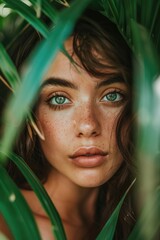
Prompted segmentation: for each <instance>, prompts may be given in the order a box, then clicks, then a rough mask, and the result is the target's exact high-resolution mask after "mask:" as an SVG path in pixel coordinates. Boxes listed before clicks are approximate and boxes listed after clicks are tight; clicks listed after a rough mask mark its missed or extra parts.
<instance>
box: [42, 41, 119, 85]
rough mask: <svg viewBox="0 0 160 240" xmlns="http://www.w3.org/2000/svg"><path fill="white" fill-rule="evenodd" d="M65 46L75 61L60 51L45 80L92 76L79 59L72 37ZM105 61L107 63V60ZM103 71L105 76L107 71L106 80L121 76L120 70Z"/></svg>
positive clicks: (106, 69) (105, 69)
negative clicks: (76, 75) (75, 75)
mask: <svg viewBox="0 0 160 240" xmlns="http://www.w3.org/2000/svg"><path fill="white" fill-rule="evenodd" d="M64 46H65V49H66V51H67V53H68V54H69V56H70V57H71V59H72V60H73V61H71V59H69V56H66V55H65V54H64V53H62V52H61V51H59V52H58V53H57V56H56V58H55V59H54V61H53V62H52V63H51V65H50V67H49V69H48V71H47V73H46V75H45V78H44V79H48V78H50V77H52V76H53V77H54V76H56V77H57V78H58V77H60V78H64V79H66V78H67V79H72V78H73V77H74V74H78V75H79V76H80V75H84V74H85V75H86V74H87V75H90V76H91V75H92V74H89V73H87V71H86V70H85V69H84V67H83V66H82V64H81V62H80V60H79V58H78V57H77V55H76V54H75V53H74V50H73V37H70V38H69V39H67V40H66V41H65V43H64ZM86 54H87V53H86ZM95 56H96V57H97V58H98V54H97V53H95ZM105 61H106V62H107V59H106V60H105ZM101 71H102V72H103V73H104V75H105V71H106V78H108V77H110V76H113V75H121V74H120V72H119V70H118V69H116V68H113V67H111V68H110V69H108V68H104V69H103V70H102V69H101ZM94 79H95V80H97V78H96V77H93V76H92V80H94ZM99 80H100V79H99V78H98V81H99ZM44 81H45V80H44Z"/></svg>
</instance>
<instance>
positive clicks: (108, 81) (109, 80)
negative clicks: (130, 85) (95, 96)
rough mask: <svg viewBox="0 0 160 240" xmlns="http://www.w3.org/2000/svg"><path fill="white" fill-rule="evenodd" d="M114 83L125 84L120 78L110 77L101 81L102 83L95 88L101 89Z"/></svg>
mask: <svg viewBox="0 0 160 240" xmlns="http://www.w3.org/2000/svg"><path fill="white" fill-rule="evenodd" d="M114 83H125V81H124V79H123V77H122V76H120V75H117V76H110V77H109V78H107V79H105V80H103V81H102V82H100V83H98V84H97V86H96V88H98V89H99V88H101V87H105V86H108V85H111V84H114Z"/></svg>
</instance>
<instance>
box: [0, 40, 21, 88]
mask: <svg viewBox="0 0 160 240" xmlns="http://www.w3.org/2000/svg"><path fill="white" fill-rule="evenodd" d="M0 63H1V64H0V69H1V71H2V73H3V74H4V76H5V77H6V79H7V80H8V83H9V85H10V86H11V88H12V89H13V90H15V88H16V86H17V83H20V77H19V75H18V72H17V69H16V67H15V66H14V64H13V62H12V60H11V59H10V57H9V55H8V53H7V52H6V50H5V48H4V47H3V45H2V44H1V43H0Z"/></svg>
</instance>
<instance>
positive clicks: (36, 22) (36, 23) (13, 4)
mask: <svg viewBox="0 0 160 240" xmlns="http://www.w3.org/2000/svg"><path fill="white" fill-rule="evenodd" d="M3 2H4V3H6V4H7V7H9V8H11V9H12V10H14V11H15V12H17V13H18V14H19V15H20V16H22V17H23V18H24V19H25V20H26V21H27V22H29V23H30V24H31V25H32V26H33V27H34V28H35V29H36V30H37V31H39V32H40V33H41V34H42V36H43V37H45V38H46V37H47V36H48V33H49V31H48V29H47V27H46V26H45V25H44V23H42V21H41V20H40V19H38V18H37V17H36V15H35V13H34V11H33V9H32V8H31V7H29V6H27V5H26V4H24V3H23V2H21V1H19V0H16V1H12V0H3Z"/></svg>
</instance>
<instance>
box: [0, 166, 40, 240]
mask: <svg viewBox="0 0 160 240" xmlns="http://www.w3.org/2000/svg"><path fill="white" fill-rule="evenodd" d="M0 196H1V197H0V212H1V213H2V215H3V216H4V218H5V220H6V222H7V224H8V226H9V228H10V230H11V232H12V234H13V236H14V238H15V239H16V240H22V239H24V240H30V239H31V236H32V238H33V239H35V240H40V239H41V238H40V235H39V232H38V228H37V225H36V223H35V220H34V218H33V215H32V213H31V210H30V209H29V207H28V205H27V203H26V201H25V199H24V198H23V196H22V194H21V193H20V191H19V189H18V188H17V186H16V185H15V184H14V182H13V181H12V180H11V178H10V177H9V175H8V173H7V172H6V170H5V169H4V168H3V167H1V166H0ZM17 226H18V227H17Z"/></svg>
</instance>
